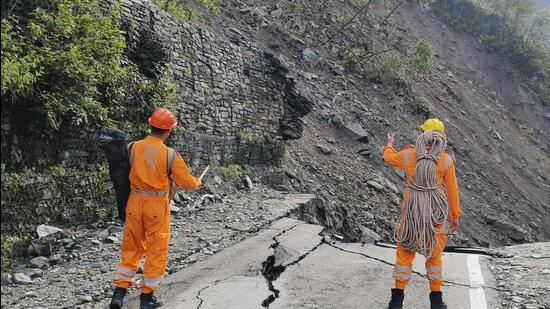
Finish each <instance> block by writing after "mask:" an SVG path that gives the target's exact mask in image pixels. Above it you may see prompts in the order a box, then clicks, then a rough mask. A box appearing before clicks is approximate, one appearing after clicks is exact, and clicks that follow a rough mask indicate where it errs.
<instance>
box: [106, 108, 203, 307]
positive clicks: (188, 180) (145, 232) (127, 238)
mask: <svg viewBox="0 0 550 309" xmlns="http://www.w3.org/2000/svg"><path fill="white" fill-rule="evenodd" d="M149 125H150V127H151V134H149V135H148V136H147V137H146V138H144V139H142V140H140V141H136V142H134V143H133V144H132V145H131V148H130V164H131V169H130V184H131V193H130V197H129V199H128V203H127V205H126V223H125V226H124V239H123V241H122V248H121V261H120V263H119V265H118V268H117V270H116V273H115V280H114V283H115V284H116V286H117V287H116V290H115V292H114V295H113V298H112V300H111V304H110V308H117V309H118V308H121V307H122V304H123V299H124V296H125V295H126V291H127V289H128V287H129V286H130V285H132V284H133V279H134V276H135V275H136V271H137V269H138V267H139V265H140V263H141V260H142V257H144V256H145V265H144V267H143V277H144V278H143V281H142V283H141V292H142V293H141V297H140V300H141V302H140V308H141V309H149V308H156V307H160V306H161V305H162V303H161V302H159V301H157V299H156V297H155V296H154V295H153V292H154V291H155V290H157V289H158V288H159V286H160V283H161V281H162V277H163V275H164V273H165V270H166V258H167V255H168V241H169V238H170V206H169V199H168V192H169V189H170V180H169V178H171V179H173V181H175V183H176V184H177V185H178V186H180V187H182V188H185V189H196V188H198V187H199V186H201V184H202V183H201V180H200V179H199V178H197V177H194V176H193V175H191V173H190V172H189V169H188V167H187V165H186V164H185V162H184V160H183V158H182V157H181V156H180V155H179V154H177V153H176V152H175V151H174V150H173V149H171V148H168V147H167V146H166V145H165V144H164V141H165V140H166V138H167V137H168V136H169V135H170V133H171V131H172V129H173V128H174V127H175V126H176V125H177V121H176V118H175V117H174V115H173V114H172V112H170V111H169V110H167V109H164V108H160V109H157V110H156V111H155V112H154V113H153V114H152V116H151V117H150V118H149Z"/></svg>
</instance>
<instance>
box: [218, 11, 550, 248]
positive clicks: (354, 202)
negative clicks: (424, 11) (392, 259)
mask: <svg viewBox="0 0 550 309" xmlns="http://www.w3.org/2000/svg"><path fill="white" fill-rule="evenodd" d="M278 5H279V6H277V5H275V4H272V3H268V2H262V1H229V2H227V3H226V6H225V8H224V16H222V17H220V18H219V19H218V20H216V21H215V23H214V28H215V29H216V28H217V29H229V28H231V27H233V28H235V29H238V31H239V32H240V33H241V35H242V37H241V38H240V39H241V40H255V41H256V42H257V43H258V45H259V46H263V47H264V49H265V50H266V52H268V53H270V54H273V55H274V57H276V58H278V59H280V61H281V62H283V63H285V64H286V65H287V66H288V67H289V69H290V71H291V72H292V74H293V75H294V76H295V79H296V80H297V82H298V84H299V85H300V88H301V90H302V91H303V92H304V93H307V95H308V96H309V97H310V98H311V100H313V101H314V102H315V104H316V106H315V110H314V112H312V114H310V116H308V118H307V120H306V122H307V125H306V129H305V132H304V136H303V138H302V139H301V140H299V141H295V142H291V143H290V145H291V147H290V155H291V159H292V160H294V162H295V163H296V164H295V166H292V165H290V164H289V165H287V166H286V168H289V169H294V170H295V171H299V172H298V174H299V175H301V176H300V177H303V178H302V179H301V180H300V181H298V182H295V184H294V188H295V189H296V190H299V191H305V192H306V191H309V192H315V193H318V194H320V195H321V196H323V197H324V198H325V199H326V200H327V203H326V205H325V207H326V209H327V210H326V211H325V215H326V216H328V217H331V216H332V218H330V219H327V220H325V221H327V223H329V224H330V225H332V227H333V228H334V229H336V230H338V231H339V232H341V233H342V234H345V235H347V236H348V237H350V238H351V239H359V238H360V237H361V231H363V234H365V233H366V234H368V232H364V228H365V227H366V228H369V229H370V230H374V231H377V232H378V233H379V234H381V235H382V236H383V238H386V239H387V238H390V235H391V231H392V227H393V225H394V224H395V221H396V217H397V215H396V213H397V206H396V205H395V204H392V202H391V201H392V199H393V198H394V197H393V196H391V194H389V192H390V190H388V187H387V186H386V187H384V188H382V189H380V191H378V189H375V188H373V187H372V186H369V185H367V181H373V180H374V181H378V182H384V180H383V179H382V176H384V178H387V179H389V180H390V181H391V182H393V183H395V184H396V185H397V187H398V188H399V189H400V190H401V187H402V184H403V182H402V180H401V178H400V177H399V175H398V174H396V173H395V172H394V171H393V170H392V169H390V168H387V167H385V166H384V164H383V162H382V160H381V155H380V152H381V150H382V147H383V145H384V143H385V135H386V132H387V131H396V132H397V136H398V138H397V145H398V146H403V145H405V144H406V143H410V142H412V141H413V140H414V138H415V136H416V134H417V133H418V131H417V129H416V128H417V126H418V125H419V124H420V123H421V122H422V121H423V117H422V116H418V115H415V114H414V113H413V112H412V108H411V106H413V102H414V97H415V96H424V97H426V98H427V99H428V100H429V101H430V102H432V104H433V105H434V113H435V115H436V116H438V117H439V118H442V119H443V120H444V121H445V122H446V124H447V127H448V136H449V139H450V145H451V146H450V150H451V151H452V152H454V153H455V155H456V160H457V166H458V176H459V182H460V187H461V193H462V207H463V210H464V213H465V215H464V220H463V226H462V229H461V232H460V233H459V235H457V236H455V237H454V240H453V241H454V242H458V243H463V244H479V245H483V246H498V245H502V244H511V243H516V242H529V241H540V240H547V239H549V238H550V224H548V222H549V218H550V205H549V202H548V201H550V190H549V188H550V187H549V180H550V158H549V155H548V152H546V151H545V150H544V149H545V148H546V146H545V145H544V141H542V139H543V138H542V136H541V135H539V134H537V132H539V131H540V132H542V130H543V129H541V128H539V129H537V128H535V123H534V122H537V121H538V120H536V119H535V121H530V117H531V116H532V115H536V114H537V113H538V111H537V110H536V109H533V110H530V111H529V113H530V114H529V113H524V114H522V113H521V112H518V111H516V110H514V109H511V108H510V107H509V106H507V105H505V103H504V102H503V101H499V100H496V99H494V98H493V97H494V95H492V96H491V95H490V93H489V92H488V91H486V90H485V88H488V86H487V87H485V86H483V85H482V84H481V83H480V82H478V81H477V79H475V77H476V76H472V74H469V72H470V71H473V73H475V74H477V73H476V72H478V71H479V72H482V71H483V69H480V68H478V66H479V65H480V64H483V59H489V58H491V57H496V56H494V55H490V54H488V53H486V52H484V51H482V50H479V49H478V48H476V46H470V44H472V38H470V37H468V36H465V35H459V34H456V33H454V32H453V30H452V29H450V28H448V27H444V26H442V25H441V22H440V21H439V20H438V19H436V18H431V17H429V18H428V17H424V16H420V17H418V19H421V20H422V24H424V26H425V27H427V28H430V29H439V30H438V31H447V32H448V33H437V36H436V38H432V37H427V39H428V40H430V41H431V40H432V39H433V41H432V44H434V46H436V49H438V52H440V51H439V48H441V46H444V45H446V44H447V42H445V41H442V40H441V39H440V40H438V39H437V38H444V37H449V38H450V40H453V41H456V44H457V45H458V46H461V48H464V49H467V50H468V55H469V56H468V57H466V58H464V59H456V61H455V62H453V61H452V59H451V58H452V55H451V54H450V53H448V54H445V53H444V52H440V54H441V55H440V56H441V58H440V59H437V65H438V68H437V69H436V70H435V72H433V73H432V74H430V75H426V76H417V75H416V74H414V73H412V72H411V78H412V80H413V81H412V90H411V91H410V92H405V91H394V90H391V89H388V88H387V87H386V86H385V85H383V84H382V85H379V84H373V83H372V82H370V81H369V80H366V79H364V78H362V77H361V76H359V75H357V74H353V73H352V72H350V71H349V70H347V69H344V68H342V67H341V66H339V65H338V61H339V59H338V57H337V56H335V55H333V54H332V53H330V52H327V51H324V50H315V49H314V48H313V51H314V52H315V53H317V54H318V56H319V59H316V60H314V61H311V59H306V58H307V57H304V55H305V54H307V53H308V52H307V51H306V49H307V48H309V47H311V46H314V45H315V44H316V42H318V41H319V40H321V39H322V37H327V36H328V34H332V33H334V32H335V31H336V30H337V29H338V28H339V27H340V26H341V25H343V24H344V23H345V21H346V19H345V17H342V16H339V15H338V14H342V15H344V12H346V11H345V9H344V8H345V5H341V6H338V5H335V6H334V7H332V11H331V14H328V13H327V14H325V15H330V16H331V18H332V22H331V23H328V22H325V23H323V20H319V19H322V18H324V17H320V15H321V14H316V12H312V11H308V10H307V8H305V7H303V8H300V7H298V8H296V9H295V11H298V12H301V13H300V14H297V13H292V12H283V13H282V16H283V17H279V16H280V10H278V8H281V7H282V6H281V3H279V4H278ZM340 8H342V9H341V11H339V10H340ZM407 9H408V8H404V9H403V11H402V13H401V14H400V15H399V16H398V17H397V18H402V19H403V21H402V22H401V23H399V24H398V25H397V26H389V27H386V28H385V29H384V31H383V32H382V33H380V35H379V36H378V37H377V39H380V40H387V41H395V43H394V44H393V45H392V46H394V47H395V50H396V51H397V52H399V53H400V54H403V55H405V54H407V53H409V52H410V51H411V49H412V46H414V44H415V42H416V40H417V38H418V36H419V35H420V34H421V31H420V30H421V27H420V26H418V25H416V24H413V23H411V22H409V23H407V20H408V21H411V20H412V19H414V18H416V17H415V16H416V15H414V14H420V13H418V12H417V11H414V10H413V11H410V12H409V11H407ZM346 13H347V16H350V15H351V14H349V12H346ZM285 14H286V15H285ZM293 14H294V15H293ZM406 14H411V15H408V16H407V17H406V18H405V17H403V16H405V15H406ZM288 15H290V16H291V17H288ZM380 15H381V14H380ZM251 16H252V17H251ZM285 16H286V17H285ZM296 19H297V20H298V21H296ZM285 20H294V22H295V23H296V24H298V25H300V24H303V23H306V25H311V24H312V21H313V22H314V23H315V26H311V27H307V26H304V27H301V29H302V30H301V31H300V32H298V33H297V32H293V33H289V32H288V31H285V30H284V29H285V28H284V26H285V24H284V21H285ZM419 29H420V30H419ZM321 56H322V57H321ZM468 59H475V62H472V63H469V64H468V65H461V63H463V62H464V61H466V62H467V61H468ZM446 60H448V61H449V63H447V62H446ZM455 65H456V67H455ZM464 67H470V68H472V69H469V70H462V68H464ZM504 68H505V69H506V70H507V69H509V68H506V66H504ZM498 69H499V70H500V68H498ZM499 72H500V71H498V70H497V71H495V70H491V69H489V70H488V71H487V72H485V73H480V74H481V80H485V81H489V84H490V82H491V81H492V80H493V78H494V76H496V75H495V74H497V75H498V74H505V76H502V75H501V79H502V78H504V77H506V76H508V75H509V74H508V73H506V72H507V71H503V72H504V73H502V72H500V73H499ZM465 73H466V74H465ZM470 73H471V72H470ZM475 74H473V75H475ZM497 80H498V78H497ZM510 85H514V83H511V84H508V85H506V84H501V85H500V86H499V87H500V88H498V89H501V90H502V89H511V88H512V87H511V86H510ZM518 87H519V86H518ZM516 89H517V88H516ZM511 93H516V91H511ZM498 96H507V92H504V93H497V97H498ZM528 106H531V105H528ZM537 108H538V107H537ZM537 119H538V118H537ZM537 123H538V124H542V125H546V122H545V120H543V121H542V122H537ZM346 124H353V125H360V126H361V127H362V128H364V130H365V131H366V132H367V136H368V140H369V141H368V143H367V144H362V143H360V142H357V141H356V140H355V139H354V138H352V137H351V136H350V135H349V134H346V133H345V132H346V129H345V128H344V126H345V125H346ZM540 132H539V133H540ZM317 144H321V146H327V147H328V148H330V149H331V153H330V154H328V155H326V154H321V153H320V150H319V148H318V147H317V146H316V145H317ZM360 149H364V151H363V154H366V156H364V155H361V154H357V153H356V152H357V151H358V150H360ZM325 152H326V151H325ZM311 190H313V191H311ZM363 236H365V235H363Z"/></svg>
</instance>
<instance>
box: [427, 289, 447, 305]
mask: <svg viewBox="0 0 550 309" xmlns="http://www.w3.org/2000/svg"><path fill="white" fill-rule="evenodd" d="M430 304H431V307H430V308H431V309H447V305H445V303H444V302H443V293H441V292H431V293H430Z"/></svg>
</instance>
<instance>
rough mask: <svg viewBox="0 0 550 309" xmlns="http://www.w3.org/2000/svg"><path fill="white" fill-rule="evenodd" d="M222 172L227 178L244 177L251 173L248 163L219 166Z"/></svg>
mask: <svg viewBox="0 0 550 309" xmlns="http://www.w3.org/2000/svg"><path fill="white" fill-rule="evenodd" d="M219 171H220V174H221V175H222V176H223V177H225V178H242V177H244V176H246V175H247V174H249V173H250V171H251V168H250V166H248V165H240V164H229V165H226V166H222V167H220V168H219Z"/></svg>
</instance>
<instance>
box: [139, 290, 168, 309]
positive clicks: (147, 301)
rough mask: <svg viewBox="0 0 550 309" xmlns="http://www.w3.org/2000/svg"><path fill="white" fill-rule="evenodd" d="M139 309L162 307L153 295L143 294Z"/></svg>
mask: <svg viewBox="0 0 550 309" xmlns="http://www.w3.org/2000/svg"><path fill="white" fill-rule="evenodd" d="M139 298H140V300H141V301H140V303H139V309H153V308H157V307H160V306H162V303H161V302H159V301H157V298H156V297H155V295H153V293H141V296H140V297H139Z"/></svg>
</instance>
